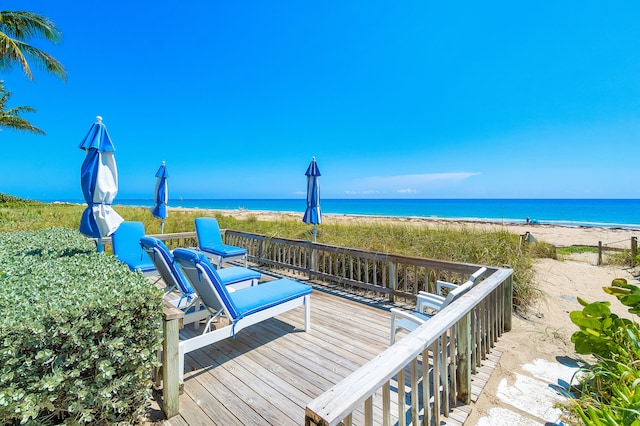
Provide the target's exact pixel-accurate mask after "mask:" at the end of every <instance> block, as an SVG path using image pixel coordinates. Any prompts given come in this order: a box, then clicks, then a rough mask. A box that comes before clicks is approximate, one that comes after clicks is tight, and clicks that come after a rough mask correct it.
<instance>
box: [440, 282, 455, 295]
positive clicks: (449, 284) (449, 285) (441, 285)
mask: <svg viewBox="0 0 640 426" xmlns="http://www.w3.org/2000/svg"><path fill="white" fill-rule="evenodd" d="M457 287H458V285H457V284H453V283H448V282H446V281H436V293H438V294H440V295H442V289H443V288H448V289H449V290H453V289H454V288H457Z"/></svg>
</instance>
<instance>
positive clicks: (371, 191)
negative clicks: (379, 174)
mask: <svg viewBox="0 0 640 426" xmlns="http://www.w3.org/2000/svg"><path fill="white" fill-rule="evenodd" d="M378 192H380V191H375V190H373V189H368V190H364V191H353V190H346V191H344V193H345V194H347V195H368V194H377V193H378Z"/></svg>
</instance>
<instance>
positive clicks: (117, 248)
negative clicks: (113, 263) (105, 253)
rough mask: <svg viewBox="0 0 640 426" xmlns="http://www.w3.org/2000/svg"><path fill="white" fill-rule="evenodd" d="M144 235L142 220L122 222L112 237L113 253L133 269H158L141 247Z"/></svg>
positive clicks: (144, 270) (143, 270)
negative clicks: (141, 239)
mask: <svg viewBox="0 0 640 426" xmlns="http://www.w3.org/2000/svg"><path fill="white" fill-rule="evenodd" d="M142 237H144V224H143V223H142V222H122V223H121V224H120V226H119V227H118V229H117V230H116V232H114V233H113V235H112V237H111V238H112V239H111V242H112V244H113V254H114V255H115V256H116V259H118V260H119V261H121V262H124V263H126V264H127V265H128V266H129V269H131V270H132V271H136V270H140V271H142V272H147V271H153V270H155V269H156V267H155V265H154V264H153V262H152V261H151V259H150V258H149V256H148V255H147V253H146V252H145V251H144V250H143V249H142V247H140V238H142Z"/></svg>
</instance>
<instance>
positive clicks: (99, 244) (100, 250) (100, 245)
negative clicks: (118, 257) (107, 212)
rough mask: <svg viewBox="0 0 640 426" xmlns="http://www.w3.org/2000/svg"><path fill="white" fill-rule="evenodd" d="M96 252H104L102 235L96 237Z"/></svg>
mask: <svg viewBox="0 0 640 426" xmlns="http://www.w3.org/2000/svg"><path fill="white" fill-rule="evenodd" d="M96 250H97V251H98V253H104V244H102V237H98V247H97V248H96Z"/></svg>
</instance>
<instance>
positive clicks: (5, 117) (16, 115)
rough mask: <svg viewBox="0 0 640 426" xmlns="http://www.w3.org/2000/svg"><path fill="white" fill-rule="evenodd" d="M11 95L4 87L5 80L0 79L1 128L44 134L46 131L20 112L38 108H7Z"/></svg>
mask: <svg viewBox="0 0 640 426" xmlns="http://www.w3.org/2000/svg"><path fill="white" fill-rule="evenodd" d="M10 97H11V92H8V91H7V90H6V89H5V88H4V81H2V80H0V128H2V127H6V128H8V129H13V130H20V131H24V132H31V133H35V134H37V135H44V134H45V133H44V131H42V130H41V129H38V128H37V127H35V126H33V125H32V124H31V123H29V122H28V121H27V120H25V119H24V118H22V117H20V114H22V113H23V112H35V111H36V110H35V109H33V108H31V107H30V106H19V107H15V108H9V109H7V103H9V98H10Z"/></svg>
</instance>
